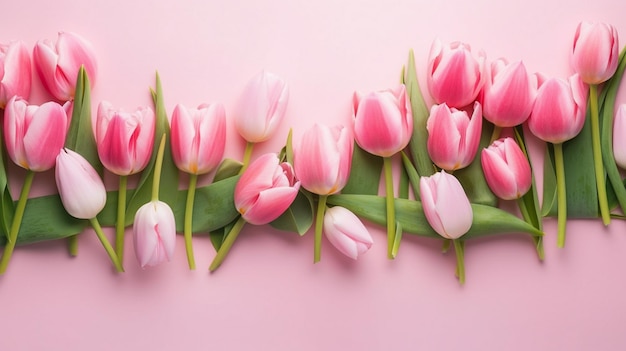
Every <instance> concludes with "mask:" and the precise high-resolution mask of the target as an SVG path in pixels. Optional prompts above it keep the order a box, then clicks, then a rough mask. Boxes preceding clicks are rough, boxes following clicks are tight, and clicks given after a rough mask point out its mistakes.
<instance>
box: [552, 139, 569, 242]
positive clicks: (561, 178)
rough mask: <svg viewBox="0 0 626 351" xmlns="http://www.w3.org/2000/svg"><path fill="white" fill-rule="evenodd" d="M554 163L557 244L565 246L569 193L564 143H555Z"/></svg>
mask: <svg viewBox="0 0 626 351" xmlns="http://www.w3.org/2000/svg"><path fill="white" fill-rule="evenodd" d="M554 165H555V167H556V193H557V208H558V213H557V220H558V235H557V246H558V247H564V246H565V225H566V224H567V194H566V192H565V164H564V163H563V144H554Z"/></svg>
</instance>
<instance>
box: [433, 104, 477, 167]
mask: <svg viewBox="0 0 626 351" xmlns="http://www.w3.org/2000/svg"><path fill="white" fill-rule="evenodd" d="M426 129H427V130H428V142H427V148H428V154H429V155H430V158H431V159H432V161H433V162H434V163H435V164H436V165H437V166H438V167H439V168H442V169H445V170H447V171H454V170H457V169H460V168H464V167H467V166H468V165H469V164H470V163H472V160H473V159H474V156H476V152H477V150H478V144H479V143H480V133H481V129H482V108H481V105H480V103H479V102H476V103H474V112H473V113H472V117H471V118H470V117H469V115H468V114H467V112H465V111H460V110H457V109H455V108H450V107H448V105H447V104H445V103H443V104H441V105H433V107H432V108H431V109H430V116H429V117H428V121H427V122H426Z"/></svg>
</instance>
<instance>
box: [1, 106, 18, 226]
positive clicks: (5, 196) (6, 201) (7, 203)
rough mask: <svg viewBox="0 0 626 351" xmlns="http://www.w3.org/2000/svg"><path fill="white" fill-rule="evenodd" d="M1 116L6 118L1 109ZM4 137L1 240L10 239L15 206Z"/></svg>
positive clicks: (2, 151) (2, 144) (2, 150)
mask: <svg viewBox="0 0 626 351" xmlns="http://www.w3.org/2000/svg"><path fill="white" fill-rule="evenodd" d="M0 116H1V117H2V118H4V110H1V109H0ZM3 137H4V135H3V134H2V133H0V231H1V232H2V235H0V238H8V235H9V230H10V228H11V222H12V221H13V214H14V213H15V206H14V204H13V198H11V192H10V191H9V183H8V180H9V177H8V174H7V169H6V157H5V156H6V154H5V153H4V148H3V147H2V146H4V139H3Z"/></svg>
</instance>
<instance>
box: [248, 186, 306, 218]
mask: <svg viewBox="0 0 626 351" xmlns="http://www.w3.org/2000/svg"><path fill="white" fill-rule="evenodd" d="M299 185H300V183H297V184H296V186H294V187H293V188H289V187H280V188H270V189H267V190H263V191H261V192H260V193H259V195H258V197H257V199H256V201H255V202H254V203H253V204H252V205H251V206H250V207H248V209H247V210H246V211H245V213H242V216H243V218H244V219H245V220H246V222H248V223H251V224H256V225H261V224H267V223H269V222H271V221H273V220H275V219H276V218H278V217H279V216H280V215H281V214H283V212H285V211H286V210H287V208H289V206H291V204H292V203H293V200H295V198H296V196H297V195H298V189H299Z"/></svg>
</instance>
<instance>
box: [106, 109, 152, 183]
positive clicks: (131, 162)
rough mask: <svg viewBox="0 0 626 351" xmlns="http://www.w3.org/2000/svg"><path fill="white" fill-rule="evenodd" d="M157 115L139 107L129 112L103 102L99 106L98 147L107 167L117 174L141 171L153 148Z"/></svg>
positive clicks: (150, 110)
mask: <svg viewBox="0 0 626 351" xmlns="http://www.w3.org/2000/svg"><path fill="white" fill-rule="evenodd" d="M154 124H155V117H154V112H153V111H152V109H150V108H149V107H140V108H138V109H137V110H136V111H135V112H133V113H129V112H125V111H122V110H119V109H115V108H113V106H112V105H111V104H110V103H108V102H106V101H103V102H101V103H100V105H99V106H98V116H97V121H96V144H97V146H98V155H99V156H100V161H102V164H103V165H104V167H106V168H107V169H108V170H109V171H111V172H113V173H115V174H117V175H130V174H135V173H138V172H141V171H142V170H143V169H144V168H145V167H146V166H147V165H148V162H149V161H150V156H151V155H152V147H153V145H154V128H155V126H154Z"/></svg>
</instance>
